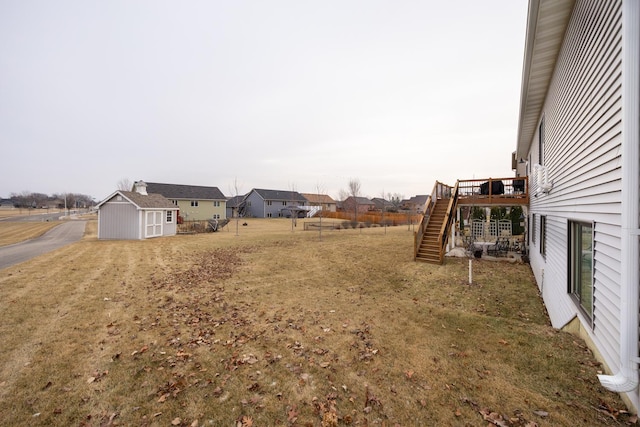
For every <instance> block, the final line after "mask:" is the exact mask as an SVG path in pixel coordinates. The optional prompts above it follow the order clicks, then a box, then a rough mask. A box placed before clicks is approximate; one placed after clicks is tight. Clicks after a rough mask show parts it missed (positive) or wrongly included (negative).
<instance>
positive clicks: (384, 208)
mask: <svg viewBox="0 0 640 427" xmlns="http://www.w3.org/2000/svg"><path fill="white" fill-rule="evenodd" d="M386 210H387V199H386V193H385V192H384V190H382V216H381V218H380V222H381V223H382V224H381V225H382V226H383V227H384V234H387V223H386V222H385V221H384V212H385V211H386Z"/></svg>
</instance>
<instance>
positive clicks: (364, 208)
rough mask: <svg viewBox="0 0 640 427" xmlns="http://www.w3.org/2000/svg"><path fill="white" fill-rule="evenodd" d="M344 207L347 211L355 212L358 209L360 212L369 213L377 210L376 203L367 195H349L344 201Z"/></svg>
mask: <svg viewBox="0 0 640 427" xmlns="http://www.w3.org/2000/svg"><path fill="white" fill-rule="evenodd" d="M342 209H343V210H344V211H345V212H347V213H349V212H355V211H356V209H357V211H358V213H367V212H369V211H375V210H376V205H375V203H373V202H372V201H371V200H369V199H368V198H366V197H353V196H349V197H347V198H346V199H344V200H343V201H342Z"/></svg>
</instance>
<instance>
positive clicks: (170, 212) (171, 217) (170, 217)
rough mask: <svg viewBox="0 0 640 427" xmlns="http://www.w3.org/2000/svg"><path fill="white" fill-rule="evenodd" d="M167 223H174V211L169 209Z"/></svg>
mask: <svg viewBox="0 0 640 427" xmlns="http://www.w3.org/2000/svg"><path fill="white" fill-rule="evenodd" d="M167 224H173V211H167Z"/></svg>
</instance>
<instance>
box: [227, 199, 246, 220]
mask: <svg viewBox="0 0 640 427" xmlns="http://www.w3.org/2000/svg"><path fill="white" fill-rule="evenodd" d="M243 200H244V195H243V196H233V197H230V198H228V199H227V218H235V217H236V216H239V217H242V216H244V209H243V207H244V203H243Z"/></svg>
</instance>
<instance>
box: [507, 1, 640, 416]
mask: <svg viewBox="0 0 640 427" xmlns="http://www.w3.org/2000/svg"><path fill="white" fill-rule="evenodd" d="M526 31H527V33H526V43H525V56H524V64H523V76H522V88H521V105H520V118H519V125H518V140H517V151H516V158H518V159H523V160H524V161H523V162H522V163H524V164H525V173H526V174H527V176H528V177H529V189H530V205H529V211H528V224H529V230H530V231H529V235H528V244H529V258H530V262H531V269H532V270H533V274H534V275H535V279H536V282H537V284H538V287H539V289H540V292H541V294H542V297H543V299H544V302H545V305H546V307H547V310H548V312H549V316H550V318H551V322H552V324H553V326H554V327H556V328H566V329H568V330H571V331H573V332H576V333H578V334H580V335H581V336H582V337H583V338H584V339H585V341H586V342H587V343H588V344H589V346H590V347H591V348H592V350H593V351H594V354H595V355H596V357H598V358H599V359H600V360H601V361H602V362H603V364H604V366H605V369H604V370H605V373H604V374H603V375H599V380H600V383H601V384H602V385H603V386H604V387H606V388H607V389H609V390H612V391H616V392H619V393H621V394H622V397H623V398H624V399H625V400H626V401H627V403H628V404H629V405H630V406H631V407H632V409H634V410H636V411H637V410H638V407H639V394H638V362H639V361H640V359H639V358H638V343H639V341H640V338H639V328H638V320H639V315H638V309H639V304H638V299H639V291H638V288H639V287H640V274H639V271H640V268H639V258H640V256H639V249H638V248H639V240H638V239H639V235H640V227H639V216H640V215H639V214H640V209H639V175H640V164H639V159H640V154H639V147H640V113H639V111H640V72H639V66H640V2H639V1H638V0H530V1H529V14H528V21H527V30H526Z"/></svg>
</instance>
